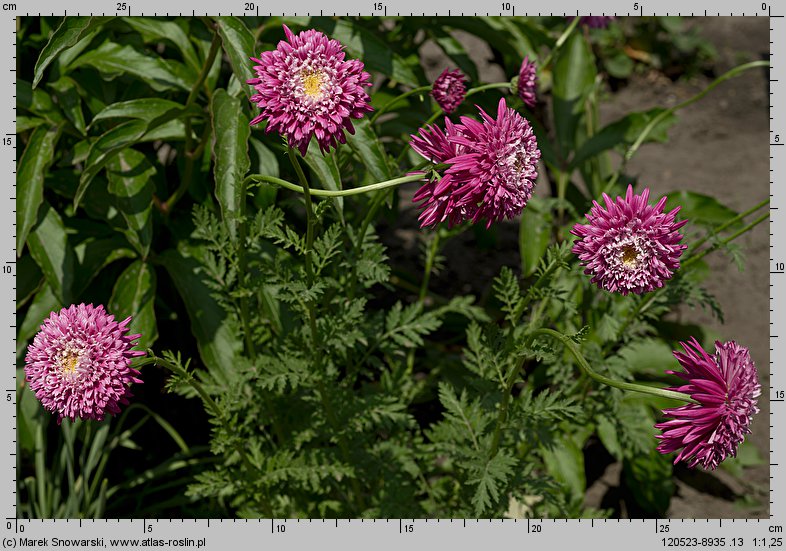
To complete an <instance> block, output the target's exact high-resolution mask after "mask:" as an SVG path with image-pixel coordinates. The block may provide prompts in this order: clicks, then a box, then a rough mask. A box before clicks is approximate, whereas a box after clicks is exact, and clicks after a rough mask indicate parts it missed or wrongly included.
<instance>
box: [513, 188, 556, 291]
mask: <svg viewBox="0 0 786 551" xmlns="http://www.w3.org/2000/svg"><path fill="white" fill-rule="evenodd" d="M551 221H552V217H551V213H550V212H549V210H548V208H547V206H546V205H545V204H544V202H543V201H542V200H541V199H539V198H538V197H532V198H531V199H530V201H529V202H528V203H527V208H525V209H524V212H523V213H522V214H521V222H520V226H519V252H520V253H521V274H522V276H524V277H529V276H531V275H532V274H534V273H535V270H537V269H538V265H539V264H540V259H541V258H542V257H543V255H544V254H545V253H546V249H547V248H548V246H549V238H550V237H551Z"/></svg>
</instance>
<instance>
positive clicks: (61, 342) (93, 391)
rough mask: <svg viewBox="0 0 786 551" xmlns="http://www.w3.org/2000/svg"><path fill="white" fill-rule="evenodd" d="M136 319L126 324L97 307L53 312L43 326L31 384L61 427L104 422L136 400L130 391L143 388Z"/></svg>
mask: <svg viewBox="0 0 786 551" xmlns="http://www.w3.org/2000/svg"><path fill="white" fill-rule="evenodd" d="M130 321H131V318H130V317H129V318H126V319H124V320H123V321H121V322H120V323H118V322H116V321H115V317H114V316H112V315H109V314H107V313H106V311H104V307H103V306H100V305H99V306H98V307H95V308H94V307H93V305H92V304H87V305H85V304H80V305H78V306H76V305H71V306H69V307H68V308H63V309H62V310H60V313H56V312H52V313H51V314H50V315H49V317H48V318H47V319H46V320H44V323H43V324H41V330H40V331H39V332H38V334H36V336H35V338H34V339H33V342H32V344H30V346H28V347H27V356H26V357H25V380H26V381H27V382H28V383H29V384H30V388H31V389H32V390H33V392H35V396H36V398H38V399H39V400H40V401H41V403H42V404H43V405H44V407H45V408H46V409H48V410H49V411H51V412H52V413H57V415H58V417H57V422H58V424H59V423H60V422H61V421H62V420H63V418H64V417H68V418H69V419H71V420H75V419H76V418H80V419H95V420H96V421H101V420H103V419H104V415H105V414H106V413H110V414H116V413H118V412H119V411H120V406H119V404H127V403H128V398H130V397H132V396H133V394H131V391H130V389H129V385H130V384H131V383H141V382H142V381H141V380H139V379H138V378H137V377H136V376H137V375H139V372H138V371H137V370H136V369H133V368H131V367H130V364H131V360H132V359H133V358H135V357H137V356H144V355H145V353H144V352H141V351H136V350H132V348H133V347H134V346H135V343H134V341H136V340H137V339H138V338H139V337H140V336H141V335H126V333H127V332H128V324H129V322H130Z"/></svg>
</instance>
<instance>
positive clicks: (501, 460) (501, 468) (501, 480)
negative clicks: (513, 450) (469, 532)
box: [467, 450, 518, 517]
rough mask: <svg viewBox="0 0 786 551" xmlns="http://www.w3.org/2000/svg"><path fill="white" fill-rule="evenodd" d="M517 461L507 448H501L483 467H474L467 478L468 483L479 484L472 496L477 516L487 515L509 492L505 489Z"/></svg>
mask: <svg viewBox="0 0 786 551" xmlns="http://www.w3.org/2000/svg"><path fill="white" fill-rule="evenodd" d="M517 463H518V461H517V460H516V458H515V457H513V456H512V455H510V454H509V453H508V452H507V451H505V450H500V451H499V452H498V453H497V455H495V456H494V457H493V458H491V459H490V460H489V461H488V462H487V463H485V465H483V466H482V467H481V468H474V469H472V471H474V472H473V473H472V475H471V476H470V477H469V478H468V479H467V484H473V485H477V487H476V488H475V493H474V494H473V496H472V505H473V506H474V508H475V516H478V517H481V516H485V515H487V514H488V513H489V512H490V511H491V510H492V507H493V506H495V505H497V504H498V503H499V501H500V499H501V498H502V497H506V493H507V492H505V491H504V490H505V488H506V485H507V480H508V478H510V476H511V475H512V474H513V472H514V469H515V467H516V464H517Z"/></svg>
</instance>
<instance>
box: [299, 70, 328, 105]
mask: <svg viewBox="0 0 786 551" xmlns="http://www.w3.org/2000/svg"><path fill="white" fill-rule="evenodd" d="M301 78H302V79H303V91H304V92H305V93H306V95H307V96H309V97H311V98H314V99H316V98H319V97H320V96H322V84H323V83H324V82H325V74H324V73H322V72H321V71H313V72H309V73H304V74H303V76H302V77H301Z"/></svg>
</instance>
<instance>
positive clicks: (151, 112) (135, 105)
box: [90, 98, 201, 126]
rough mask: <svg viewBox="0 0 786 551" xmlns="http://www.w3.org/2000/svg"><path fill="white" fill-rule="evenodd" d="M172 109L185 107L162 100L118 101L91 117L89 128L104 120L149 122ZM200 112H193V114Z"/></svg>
mask: <svg viewBox="0 0 786 551" xmlns="http://www.w3.org/2000/svg"><path fill="white" fill-rule="evenodd" d="M174 109H185V106H183V105H181V104H179V103H177V102H174V101H170V100H168V99H162V98H141V99H132V100H129V101H120V102H117V103H112V104H110V105H107V106H106V108H104V109H102V110H101V111H100V112H98V113H97V114H96V116H95V117H93V120H92V121H91V122H90V126H92V125H94V124H95V123H96V122H97V121H100V120H105V119H115V118H117V119H120V118H126V119H140V120H143V121H147V122H150V121H152V120H154V119H157V118H158V117H160V116H162V115H164V114H166V113H167V112H169V111H172V110H174ZM197 112H201V110H194V114H196V113H197Z"/></svg>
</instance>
